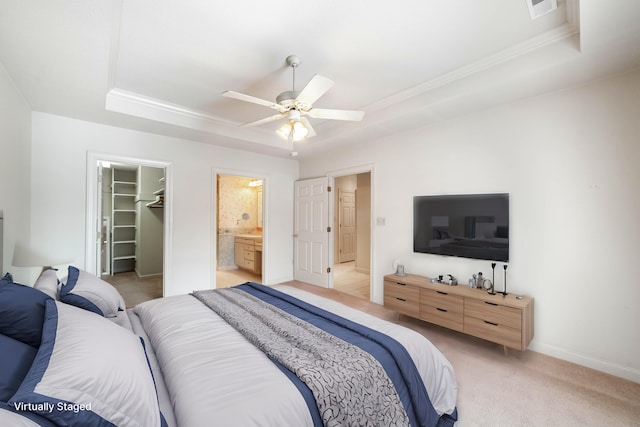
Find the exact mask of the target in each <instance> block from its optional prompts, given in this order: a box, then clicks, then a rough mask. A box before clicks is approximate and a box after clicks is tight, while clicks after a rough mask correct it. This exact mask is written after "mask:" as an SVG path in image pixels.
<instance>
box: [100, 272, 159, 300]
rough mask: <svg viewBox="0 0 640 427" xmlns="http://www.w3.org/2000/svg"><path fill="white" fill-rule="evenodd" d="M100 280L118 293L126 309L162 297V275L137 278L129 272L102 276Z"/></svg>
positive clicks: (136, 275)
mask: <svg viewBox="0 0 640 427" xmlns="http://www.w3.org/2000/svg"><path fill="white" fill-rule="evenodd" d="M101 278H102V280H104V281H105V282H108V283H111V284H112V285H113V286H114V287H115V288H116V289H117V290H118V292H120V295H122V298H124V302H125V304H126V305H127V308H131V307H135V306H136V305H137V304H140V303H141V302H145V301H149V300H151V299H154V298H161V297H162V295H163V289H162V275H157V276H150V277H138V274H137V273H136V272H135V271H129V272H126V273H116V274H114V275H113V276H111V275H108V274H104V275H102V277H101Z"/></svg>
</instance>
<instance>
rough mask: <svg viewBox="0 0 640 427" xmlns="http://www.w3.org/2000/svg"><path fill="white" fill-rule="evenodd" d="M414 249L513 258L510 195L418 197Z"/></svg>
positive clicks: (482, 257)
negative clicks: (511, 254) (510, 250)
mask: <svg viewBox="0 0 640 427" xmlns="http://www.w3.org/2000/svg"><path fill="white" fill-rule="evenodd" d="M413 251H414V252H419V253H426V254H436V255H449V256H457V257H463V258H473V259H483V260H491V261H501V262H508V261H509V194H507V193H501V194H464V195H445V196H415V197H414V198H413Z"/></svg>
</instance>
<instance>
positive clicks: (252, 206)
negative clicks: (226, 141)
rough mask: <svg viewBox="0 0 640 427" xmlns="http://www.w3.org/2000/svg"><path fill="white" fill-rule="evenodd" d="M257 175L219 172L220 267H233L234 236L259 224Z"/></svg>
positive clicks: (252, 230) (249, 230)
mask: <svg viewBox="0 0 640 427" xmlns="http://www.w3.org/2000/svg"><path fill="white" fill-rule="evenodd" d="M254 179H255V178H249V177H241V176H231V175H218V183H217V185H218V203H217V207H218V228H217V230H218V268H222V269H224V268H233V267H235V262H234V239H235V236H236V235H237V234H245V233H253V232H255V231H256V228H257V227H258V188H259V187H249V182H251V181H253V180H254Z"/></svg>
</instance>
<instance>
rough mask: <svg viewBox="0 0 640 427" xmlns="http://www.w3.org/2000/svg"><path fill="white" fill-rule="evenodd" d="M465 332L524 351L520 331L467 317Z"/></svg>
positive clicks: (465, 319)
mask: <svg viewBox="0 0 640 427" xmlns="http://www.w3.org/2000/svg"><path fill="white" fill-rule="evenodd" d="M463 332H464V333H465V334H469V335H473V336H475V337H478V338H482V339H485V340H487V341H492V342H495V343H498V344H502V345H504V346H506V347H510V348H515V349H517V350H524V348H523V346H522V334H521V331H520V329H514V328H510V327H508V326H504V325H499V324H496V323H491V322H489V321H487V320H482V319H478V318H476V317H469V316H465V317H464V331H463ZM525 348H526V347H525Z"/></svg>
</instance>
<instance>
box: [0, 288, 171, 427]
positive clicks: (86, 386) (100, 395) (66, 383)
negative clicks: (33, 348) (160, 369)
mask: <svg viewBox="0 0 640 427" xmlns="http://www.w3.org/2000/svg"><path fill="white" fill-rule="evenodd" d="M8 404H9V405H12V406H14V405H20V404H26V405H27V406H26V407H25V408H26V410H28V411H30V412H34V413H37V414H38V415H41V416H43V417H45V418H47V419H49V420H51V421H53V422H55V423H57V424H60V425H86V426H88V425H103V423H111V424H113V425H117V426H136V427H152V426H160V425H161V420H162V416H161V414H160V409H159V407H158V400H157V395H156V389H155V384H154V381H153V376H152V374H151V370H150V368H149V364H148V361H147V357H146V354H145V351H144V348H143V345H142V342H141V339H140V338H139V337H138V336H136V335H134V334H132V333H131V332H129V331H127V330H126V329H124V328H121V327H120V326H118V325H116V324H114V323H112V322H110V321H108V320H107V319H104V318H102V317H99V316H94V315H93V314H90V313H88V312H86V311H85V310H81V309H78V308H77V307H73V306H71V305H67V304H63V303H61V302H58V301H54V300H48V301H47V302H46V306H45V320H44V326H43V332H42V343H41V344H40V348H39V349H38V353H37V354H36V358H35V360H34V362H33V365H32V366H31V369H30V370H29V372H28V373H27V376H26V377H25V379H24V381H23V382H22V384H21V385H20V387H19V388H18V391H17V392H16V393H15V395H14V396H13V397H12V398H11V399H10V400H9V402H8ZM16 407H17V406H16ZM18 409H19V408H18ZM108 425H110V424H108Z"/></svg>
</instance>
